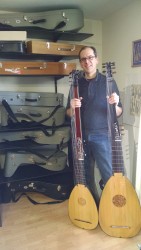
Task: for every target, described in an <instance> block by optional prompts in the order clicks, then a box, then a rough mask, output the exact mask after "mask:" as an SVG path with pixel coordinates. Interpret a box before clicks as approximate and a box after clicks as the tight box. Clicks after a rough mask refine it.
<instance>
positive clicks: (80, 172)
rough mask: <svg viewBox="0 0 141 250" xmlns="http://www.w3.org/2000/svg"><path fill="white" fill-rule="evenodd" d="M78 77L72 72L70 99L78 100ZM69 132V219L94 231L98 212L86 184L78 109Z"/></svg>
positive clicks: (77, 73)
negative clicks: (71, 185)
mask: <svg viewBox="0 0 141 250" xmlns="http://www.w3.org/2000/svg"><path fill="white" fill-rule="evenodd" d="M78 76H79V71H73V72H72V75H71V79H72V83H71V90H70V98H71V99H72V98H79V91H78ZM71 131H72V153H73V165H74V179H75V186H74V188H73V190H72V192H71V194H70V197H69V207H68V210H69V217H70V220H71V221H72V222H73V224H74V225H76V226H78V227H80V228H83V229H94V228H96V226H97V225H98V211H97V206H96V203H95V200H94V198H93V196H92V194H91V192H90V190H89V188H88V186H87V183H86V175H85V161H84V160H85V152H84V148H83V136H82V128H81V115H80V108H75V109H74V112H73V114H72V117H71Z"/></svg>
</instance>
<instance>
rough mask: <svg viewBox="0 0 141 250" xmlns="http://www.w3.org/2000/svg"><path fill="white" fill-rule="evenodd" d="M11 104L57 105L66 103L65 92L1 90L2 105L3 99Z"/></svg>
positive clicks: (0, 102)
mask: <svg viewBox="0 0 141 250" xmlns="http://www.w3.org/2000/svg"><path fill="white" fill-rule="evenodd" d="M3 100H6V102H7V103H8V104H9V105H10V106H11V105H17V106H19V105H22V106H24V105H25V106H45V107H55V106H57V105H62V106H63V103H64V94H62V93H52V92H47V93H45V92H14V91H0V105H2V101H3Z"/></svg>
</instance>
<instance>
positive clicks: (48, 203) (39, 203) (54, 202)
mask: <svg viewBox="0 0 141 250" xmlns="http://www.w3.org/2000/svg"><path fill="white" fill-rule="evenodd" d="M22 196H26V197H27V199H28V200H29V201H30V202H31V203H32V204H33V205H52V204H58V203H61V202H63V201H65V200H66V199H63V200H59V201H58V200H57V201H47V202H37V201H35V200H33V199H32V198H31V197H30V196H29V195H27V193H21V194H20V195H19V196H18V197H17V198H16V195H14V193H13V192H12V201H13V202H18V201H19V200H20V198H21V197H22Z"/></svg>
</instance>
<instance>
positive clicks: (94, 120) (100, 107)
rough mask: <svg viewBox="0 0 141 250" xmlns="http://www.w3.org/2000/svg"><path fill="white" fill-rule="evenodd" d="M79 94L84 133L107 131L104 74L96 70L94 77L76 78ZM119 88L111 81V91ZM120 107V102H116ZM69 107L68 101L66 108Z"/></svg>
mask: <svg viewBox="0 0 141 250" xmlns="http://www.w3.org/2000/svg"><path fill="white" fill-rule="evenodd" d="M78 85H79V96H80V97H82V98H83V99H82V106H81V109H80V110H81V120H82V126H83V128H84V130H85V133H86V134H87V133H93V134H101V133H105V132H106V133H107V131H108V120H107V98H106V96H107V90H106V76H105V75H103V74H101V73H99V71H98V70H97V74H96V77H95V78H93V79H89V80H87V79H85V77H81V78H80V79H79V80H78ZM113 92H116V93H117V95H119V90H118V87H117V85H116V82H115V81H114V80H112V82H111V93H113ZM118 105H119V106H120V107H122V104H121V103H120V102H119V104H118ZM68 107H69V103H68V105H67V108H68Z"/></svg>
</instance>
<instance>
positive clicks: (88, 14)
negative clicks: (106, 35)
mask: <svg viewBox="0 0 141 250" xmlns="http://www.w3.org/2000/svg"><path fill="white" fill-rule="evenodd" d="M133 1H135V0H24V1H23V0H0V10H1V11H10V12H11V11H14V12H19V11H21V12H35V11H37V12H38V11H47V10H53V9H65V8H80V9H81V10H82V11H83V13H84V18H88V19H94V20H102V19H104V18H106V17H107V16H108V15H110V14H112V13H113V12H115V11H117V10H119V9H121V8H123V7H125V6H126V5H128V4H129V3H130V2H133Z"/></svg>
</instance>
